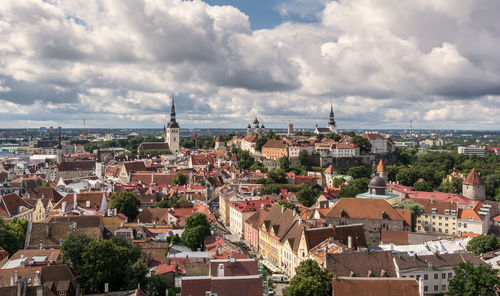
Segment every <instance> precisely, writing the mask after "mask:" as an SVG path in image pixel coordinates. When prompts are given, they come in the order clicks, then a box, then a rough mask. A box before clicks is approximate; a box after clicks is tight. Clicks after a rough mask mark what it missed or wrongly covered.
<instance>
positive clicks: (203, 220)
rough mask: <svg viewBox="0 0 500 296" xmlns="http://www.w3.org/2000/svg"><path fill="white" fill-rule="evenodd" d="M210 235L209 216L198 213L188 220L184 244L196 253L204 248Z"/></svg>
mask: <svg viewBox="0 0 500 296" xmlns="http://www.w3.org/2000/svg"><path fill="white" fill-rule="evenodd" d="M208 235H210V224H209V223H208V220H207V216H206V215H205V214H202V213H196V214H194V215H191V216H189V217H188V218H187V219H186V225H185V227H184V232H183V233H182V244H183V245H185V246H186V247H188V248H190V249H191V250H193V251H196V250H197V249H198V248H201V247H202V246H203V241H204V240H205V237H207V236H208Z"/></svg>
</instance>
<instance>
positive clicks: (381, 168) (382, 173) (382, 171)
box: [377, 159, 389, 182]
mask: <svg viewBox="0 0 500 296" xmlns="http://www.w3.org/2000/svg"><path fill="white" fill-rule="evenodd" d="M377 176H379V177H382V178H384V180H385V181H386V182H387V179H388V178H389V173H388V172H387V167H386V166H385V163H384V161H383V160H382V159H381V160H380V161H379V162H378V165H377Z"/></svg>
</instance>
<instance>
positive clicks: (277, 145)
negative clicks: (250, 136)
mask: <svg viewBox="0 0 500 296" xmlns="http://www.w3.org/2000/svg"><path fill="white" fill-rule="evenodd" d="M262 156H263V157H265V158H266V159H280V158H282V157H284V156H288V147H287V145H286V143H285V142H284V141H283V140H267V142H266V143H265V144H264V145H263V146H262Z"/></svg>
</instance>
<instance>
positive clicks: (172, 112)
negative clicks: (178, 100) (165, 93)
mask: <svg viewBox="0 0 500 296" xmlns="http://www.w3.org/2000/svg"><path fill="white" fill-rule="evenodd" d="M168 127H171V128H179V124H178V123H177V121H176V120H175V99H174V95H172V107H171V109H170V122H169V123H168Z"/></svg>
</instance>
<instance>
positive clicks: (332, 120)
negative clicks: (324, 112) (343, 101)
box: [328, 104, 335, 126]
mask: <svg viewBox="0 0 500 296" xmlns="http://www.w3.org/2000/svg"><path fill="white" fill-rule="evenodd" d="M328 125H331V126H335V120H334V114H333V104H330V121H328Z"/></svg>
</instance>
